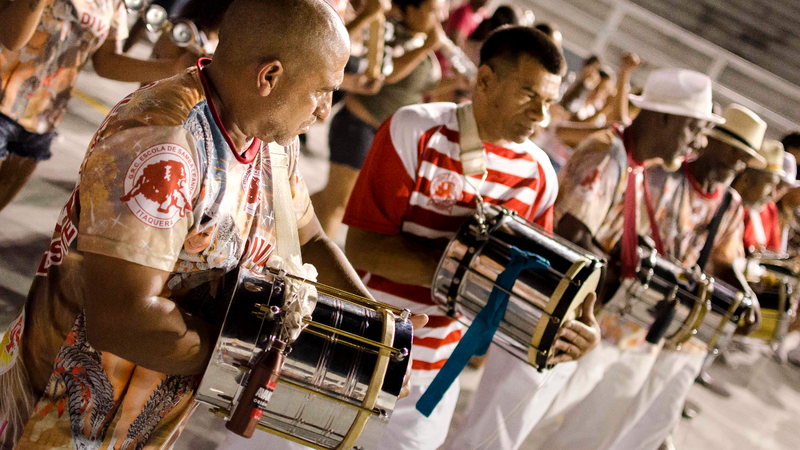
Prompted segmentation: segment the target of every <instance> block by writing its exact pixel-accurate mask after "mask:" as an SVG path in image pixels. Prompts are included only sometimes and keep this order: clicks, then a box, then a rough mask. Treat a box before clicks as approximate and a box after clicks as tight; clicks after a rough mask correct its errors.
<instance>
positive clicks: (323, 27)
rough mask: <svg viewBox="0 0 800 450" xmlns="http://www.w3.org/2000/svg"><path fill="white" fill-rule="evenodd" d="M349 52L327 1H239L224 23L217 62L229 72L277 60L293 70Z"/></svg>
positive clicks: (345, 36)
mask: <svg viewBox="0 0 800 450" xmlns="http://www.w3.org/2000/svg"><path fill="white" fill-rule="evenodd" d="M349 48H350V41H349V38H348V34H347V30H346V29H345V26H344V23H343V22H342V19H341V18H340V17H339V15H338V14H337V12H336V11H335V10H334V9H333V7H332V6H331V5H330V4H329V3H328V2H327V1H325V0H236V1H234V2H233V3H232V4H231V6H230V8H229V9H228V10H227V12H226V13H225V17H224V19H223V21H222V26H221V27H220V33H219V46H218V47H217V50H216V51H215V53H214V59H216V60H218V61H220V62H223V63H224V64H226V65H229V66H242V65H249V64H253V63H260V62H262V61H264V60H265V59H277V60H279V61H281V62H282V63H283V65H284V66H290V65H292V64H293V62H296V61H304V63H307V62H308V60H309V58H310V57H312V58H313V57H319V58H326V57H328V56H329V55H331V53H338V52H348V51H349Z"/></svg>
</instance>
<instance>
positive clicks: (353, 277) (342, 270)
mask: <svg viewBox="0 0 800 450" xmlns="http://www.w3.org/2000/svg"><path fill="white" fill-rule="evenodd" d="M301 251H302V253H303V262H304V263H308V264H312V265H314V267H315V268H316V269H317V272H319V277H318V278H317V279H318V280H319V282H320V283H322V284H326V285H328V286H331V287H334V288H337V289H341V290H343V291H347V292H352V293H354V294H360V295H364V296H366V297H370V298H372V296H371V295H370V294H369V291H368V290H367V288H366V286H364V283H362V282H361V278H359V276H358V274H357V273H356V271H355V269H353V266H352V265H350V262H349V261H347V258H346V257H345V256H344V253H343V252H342V250H341V249H340V248H339V247H338V246H337V245H336V244H334V243H333V241H332V240H331V239H330V238H329V237H327V236H325V235H321V236H319V237H317V238H315V239H312V240H310V241H309V242H308V243H307V244H305V245H304V246H303V247H302V249H301Z"/></svg>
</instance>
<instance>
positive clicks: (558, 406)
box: [528, 342, 660, 450]
mask: <svg viewBox="0 0 800 450" xmlns="http://www.w3.org/2000/svg"><path fill="white" fill-rule="evenodd" d="M659 350H660V347H658V346H655V345H652V344H645V345H644V346H643V347H640V348H637V349H633V350H621V349H620V348H618V347H616V346H615V345H611V344H608V343H606V342H601V343H600V345H599V346H598V347H597V348H596V349H595V350H594V351H592V352H591V353H589V354H588V355H586V356H584V357H583V358H581V359H580V360H579V361H578V368H577V370H576V371H575V374H573V376H572V377H571V379H570V380H569V382H568V383H567V385H566V386H565V387H564V388H563V389H562V390H561V392H560V394H559V396H558V397H557V398H556V399H555V401H554V402H553V404H552V405H551V407H550V410H548V411H547V414H546V415H545V417H544V419H543V420H542V421H541V423H540V424H539V425H538V426H537V427H536V428H535V429H534V431H533V433H531V437H530V439H529V440H528V442H530V443H531V444H532V445H534V448H536V449H547V450H557V449H565V450H567V449H568V450H589V449H591V450H607V449H610V448H612V444H613V443H614V442H615V441H616V440H617V438H618V437H619V436H620V435H621V433H624V432H625V431H626V430H627V429H628V422H629V421H630V418H629V416H628V411H629V410H630V409H631V407H632V405H633V404H634V403H635V401H636V399H637V395H638V393H639V392H640V390H641V388H642V386H644V384H645V383H646V382H647V380H648V376H649V374H650V371H651V369H652V367H653V365H654V363H655V361H656V357H657V355H658V352H659Z"/></svg>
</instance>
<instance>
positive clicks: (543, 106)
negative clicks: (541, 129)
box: [528, 102, 549, 122]
mask: <svg viewBox="0 0 800 450" xmlns="http://www.w3.org/2000/svg"><path fill="white" fill-rule="evenodd" d="M548 109H549V105H548V104H547V103H545V102H540V103H538V104H534V105H533V106H531V108H530V109H529V110H528V118H529V119H531V120H533V121H535V122H541V121H543V120H544V118H545V117H547V111H548Z"/></svg>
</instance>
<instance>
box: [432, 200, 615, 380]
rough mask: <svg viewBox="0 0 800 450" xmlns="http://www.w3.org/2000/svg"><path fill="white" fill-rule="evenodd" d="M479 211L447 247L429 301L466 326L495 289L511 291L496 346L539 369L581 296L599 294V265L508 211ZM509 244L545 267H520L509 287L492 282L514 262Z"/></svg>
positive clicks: (573, 315) (495, 208) (486, 208)
mask: <svg viewBox="0 0 800 450" xmlns="http://www.w3.org/2000/svg"><path fill="white" fill-rule="evenodd" d="M482 211H483V214H480V213H479V214H476V216H475V217H473V218H471V219H469V220H468V221H467V222H466V223H465V224H464V225H463V226H462V227H461V229H460V230H459V231H458V233H457V235H456V237H455V238H453V240H452V241H451V242H450V243H449V244H448V246H447V248H446V250H445V252H444V255H443V256H442V259H441V260H440V262H439V268H438V269H437V271H436V276H435V277H434V281H433V286H432V293H433V298H434V300H435V301H436V302H437V303H438V304H439V306H440V307H441V308H443V309H445V310H446V311H448V313H450V314H451V315H453V316H457V317H458V319H459V320H460V321H461V322H463V323H464V324H466V325H469V324H470V323H472V320H473V319H474V318H475V316H476V315H477V314H478V313H479V312H480V311H481V309H482V308H483V307H484V306H486V304H487V301H488V299H489V297H490V295H491V293H492V291H493V289H495V288H497V289H501V290H503V291H505V292H506V293H507V294H510V296H509V302H508V307H507V309H506V312H505V316H504V317H503V320H502V321H501V323H500V326H499V328H498V331H497V333H496V334H495V336H494V340H493V342H494V343H495V344H497V345H499V346H500V347H502V348H504V349H505V350H507V351H509V352H510V353H511V354H513V355H514V356H516V357H518V358H519V359H521V360H523V361H526V362H528V363H529V364H531V365H532V366H534V367H536V368H537V369H540V370H542V369H544V368H546V367H547V359H548V357H549V356H551V355H552V353H553V345H554V344H555V341H556V336H557V333H558V330H559V329H560V328H561V326H562V325H563V324H564V323H565V322H566V321H568V320H571V319H574V318H576V317H577V312H578V310H579V308H580V306H581V305H582V304H583V301H584V299H586V297H587V296H588V295H589V294H590V293H592V292H595V291H596V289H597V285H598V283H599V281H600V278H601V273H602V268H603V262H602V261H601V260H599V259H598V258H596V257H595V256H593V255H591V254H589V253H587V252H586V251H585V250H582V249H580V248H578V247H577V246H574V245H572V244H571V243H570V242H567V241H566V240H564V239H561V238H559V237H557V236H555V235H553V234H552V233H549V232H547V231H545V230H544V229H542V228H541V227H538V226H536V225H534V224H531V223H529V222H527V221H525V220H523V219H522V218H520V217H518V216H517V215H516V213H514V212H512V211H509V210H507V209H504V208H500V207H498V206H495V205H484V206H483V210H482ZM512 247H516V248H518V249H520V250H524V251H526V252H530V253H533V254H536V255H537V256H538V257H540V258H542V259H543V260H546V261H547V262H549V268H548V269H546V270H543V269H530V270H523V271H522V272H521V273H520V275H519V276H518V277H517V279H516V281H515V282H514V283H513V287H512V288H511V289H508V290H506V289H503V288H502V287H501V286H498V285H497V283H496V281H497V278H498V276H500V275H501V274H502V273H503V272H504V270H506V267H507V266H508V265H509V263H510V261H511V248H512Z"/></svg>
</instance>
